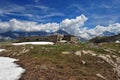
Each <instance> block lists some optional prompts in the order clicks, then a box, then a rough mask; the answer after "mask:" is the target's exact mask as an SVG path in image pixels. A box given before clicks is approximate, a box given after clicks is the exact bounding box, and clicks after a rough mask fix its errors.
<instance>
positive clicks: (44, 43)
mask: <svg viewBox="0 0 120 80" xmlns="http://www.w3.org/2000/svg"><path fill="white" fill-rule="evenodd" d="M27 44H32V45H53V44H54V43H53V42H22V43H13V44H12V45H27Z"/></svg>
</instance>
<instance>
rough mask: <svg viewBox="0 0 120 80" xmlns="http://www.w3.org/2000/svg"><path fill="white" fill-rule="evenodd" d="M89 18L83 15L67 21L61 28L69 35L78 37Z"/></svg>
mask: <svg viewBox="0 0 120 80" xmlns="http://www.w3.org/2000/svg"><path fill="white" fill-rule="evenodd" d="M87 19H88V18H87V17H85V16H84V15H83V14H82V15H81V16H77V17H76V18H75V19H65V20H63V21H62V22H61V23H60V28H61V29H62V30H64V31H66V32H68V33H71V34H73V35H76V36H78V35H79V33H81V28H82V26H83V25H84V23H85V22H86V20H87Z"/></svg>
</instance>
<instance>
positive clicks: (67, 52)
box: [62, 51, 70, 54]
mask: <svg viewBox="0 0 120 80" xmlns="http://www.w3.org/2000/svg"><path fill="white" fill-rule="evenodd" d="M62 54H70V52H69V51H66V52H62Z"/></svg>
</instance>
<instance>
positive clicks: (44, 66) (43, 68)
mask: <svg viewBox="0 0 120 80" xmlns="http://www.w3.org/2000/svg"><path fill="white" fill-rule="evenodd" d="M39 69H40V70H47V69H48V68H47V66H46V65H40V66H39Z"/></svg>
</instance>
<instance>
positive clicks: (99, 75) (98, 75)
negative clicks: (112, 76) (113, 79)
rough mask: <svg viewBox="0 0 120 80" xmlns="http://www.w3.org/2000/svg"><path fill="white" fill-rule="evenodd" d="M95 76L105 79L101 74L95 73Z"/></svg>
mask: <svg viewBox="0 0 120 80" xmlns="http://www.w3.org/2000/svg"><path fill="white" fill-rule="evenodd" d="M96 76H97V77H99V78H102V79H104V80H107V79H106V78H105V77H104V76H102V75H101V74H96Z"/></svg>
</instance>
